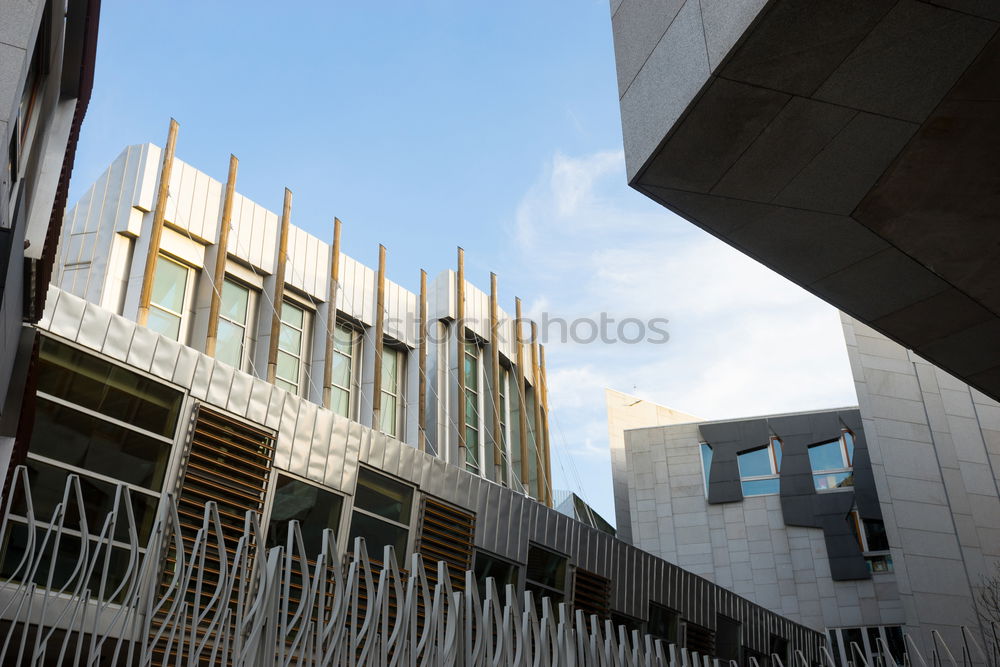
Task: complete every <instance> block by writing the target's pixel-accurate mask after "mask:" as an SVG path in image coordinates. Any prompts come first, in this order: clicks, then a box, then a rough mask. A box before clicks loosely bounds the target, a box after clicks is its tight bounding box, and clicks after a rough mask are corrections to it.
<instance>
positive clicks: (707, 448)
mask: <svg viewBox="0 0 1000 667" xmlns="http://www.w3.org/2000/svg"><path fill="white" fill-rule="evenodd" d="M712 453H713V452H712V445H710V444H708V443H707V442H703V443H701V472H702V474H703V475H704V477H705V497H706V498H708V484H709V477H710V476H711V472H712Z"/></svg>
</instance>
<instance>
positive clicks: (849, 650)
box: [827, 625, 908, 667]
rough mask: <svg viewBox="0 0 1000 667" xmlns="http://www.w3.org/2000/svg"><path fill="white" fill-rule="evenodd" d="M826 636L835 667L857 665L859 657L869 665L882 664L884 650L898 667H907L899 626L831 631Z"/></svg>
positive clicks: (904, 647)
mask: <svg viewBox="0 0 1000 667" xmlns="http://www.w3.org/2000/svg"><path fill="white" fill-rule="evenodd" d="M827 633H828V634H829V636H830V650H831V653H832V654H833V660H834V663H836V665H837V667H846V666H848V665H856V664H859V663H860V662H861V660H859V656H860V658H862V659H864V660H865V661H866V662H867V663H868V664H870V665H882V664H885V662H886V661H885V648H886V647H888V650H889V653H890V654H891V655H892V657H893V659H894V660H895V661H896V664H897V665H903V664H906V661H907V658H908V656H907V655H906V645H905V644H904V642H903V631H902V628H901V627H900V626H898V625H875V626H869V627H861V628H830V629H829V630H827Z"/></svg>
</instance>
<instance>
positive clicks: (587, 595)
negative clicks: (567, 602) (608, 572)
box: [573, 569, 611, 618]
mask: <svg viewBox="0 0 1000 667" xmlns="http://www.w3.org/2000/svg"><path fill="white" fill-rule="evenodd" d="M573 606H574V607H575V608H577V609H579V610H580V611H582V612H583V613H584V614H586V615H587V616H590V615H592V614H596V615H597V616H598V617H599V618H608V616H609V615H610V613H611V580H610V579H608V578H606V577H602V576H601V575H599V574H594V573H593V572H587V571H586V570H580V569H578V570H577V571H576V576H575V577H574V581H573Z"/></svg>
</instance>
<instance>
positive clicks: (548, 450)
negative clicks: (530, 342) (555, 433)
mask: <svg viewBox="0 0 1000 667" xmlns="http://www.w3.org/2000/svg"><path fill="white" fill-rule="evenodd" d="M538 365H539V372H540V373H541V381H540V382H539V387H541V392H542V442H543V443H544V445H545V449H544V451H545V477H546V479H548V480H551V479H552V440H551V435H552V434H551V432H550V431H549V376H548V373H547V372H546V371H545V346H544V345H542V344H539V345H538ZM548 494H549V507H552V503H553V497H552V488H551V484H550V486H549V491H548Z"/></svg>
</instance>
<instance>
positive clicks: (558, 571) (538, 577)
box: [524, 544, 566, 609]
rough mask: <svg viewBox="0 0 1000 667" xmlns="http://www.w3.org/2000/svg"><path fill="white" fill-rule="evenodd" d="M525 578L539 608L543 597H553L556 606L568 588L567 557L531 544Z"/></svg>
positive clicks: (527, 588) (526, 588) (525, 584)
mask: <svg viewBox="0 0 1000 667" xmlns="http://www.w3.org/2000/svg"><path fill="white" fill-rule="evenodd" d="M524 578H525V583H524V587H525V590H529V591H531V593H532V596H533V598H534V603H535V605H536V607H537V608H538V609H541V602H542V598H543V597H546V598H551V599H552V603H553V606H555V605H556V604H558V603H560V602H562V600H563V597H564V592H565V590H566V557H565V556H563V555H561V554H557V553H555V552H553V551H549V550H548V549H543V548H541V547H536V546H535V545H533V544H531V545H529V546H528V569H527V571H526V572H525V575H524Z"/></svg>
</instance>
